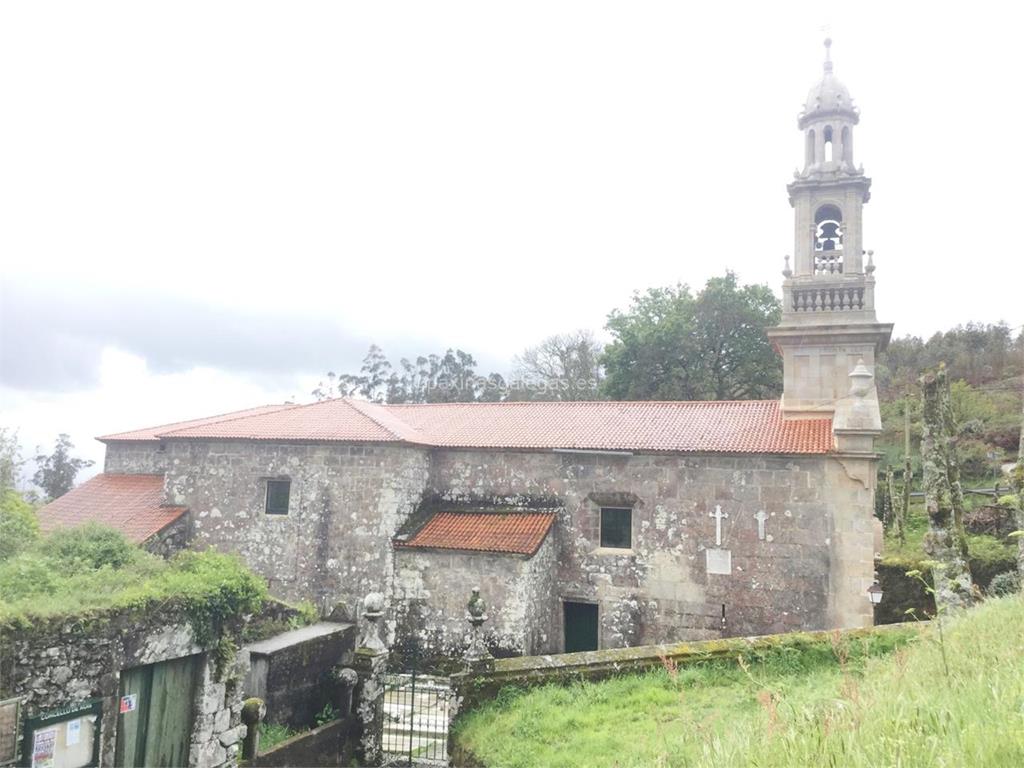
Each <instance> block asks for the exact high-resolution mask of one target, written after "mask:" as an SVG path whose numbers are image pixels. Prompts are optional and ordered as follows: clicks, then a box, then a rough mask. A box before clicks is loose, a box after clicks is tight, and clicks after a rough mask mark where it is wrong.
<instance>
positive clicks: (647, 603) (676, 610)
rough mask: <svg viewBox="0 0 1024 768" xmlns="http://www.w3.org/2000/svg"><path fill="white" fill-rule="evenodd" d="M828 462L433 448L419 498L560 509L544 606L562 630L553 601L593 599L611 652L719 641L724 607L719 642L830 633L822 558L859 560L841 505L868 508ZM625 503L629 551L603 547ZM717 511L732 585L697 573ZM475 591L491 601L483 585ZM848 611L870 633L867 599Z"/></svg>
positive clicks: (857, 528) (849, 514)
mask: <svg viewBox="0 0 1024 768" xmlns="http://www.w3.org/2000/svg"><path fill="white" fill-rule="evenodd" d="M835 462H836V460H835V459H831V458H826V457H820V456H814V457H794V458H786V457H766V456H749V457H748V456H718V455H710V456H693V455H634V456H621V457H620V456H608V455H600V456H597V455H587V454H553V453H540V452H537V453H529V452H519V453H513V452H505V453H496V452H486V453H485V452H479V451H443V452H438V453H437V454H436V455H435V458H434V463H433V467H432V472H431V480H430V486H431V487H430V491H431V492H433V493H437V494H439V495H442V496H448V497H450V498H452V499H459V498H472V497H495V496H497V497H501V496H549V497H550V496H553V497H557V498H559V499H562V500H563V502H564V507H565V511H564V513H563V514H562V517H561V519H559V520H558V521H557V523H556V526H555V527H554V529H553V531H552V534H553V535H554V538H555V550H556V558H557V561H558V573H557V580H556V583H557V590H556V592H557V593H556V594H552V595H551V596H550V598H549V601H550V602H549V606H548V610H550V609H551V606H550V603H555V606H554V611H555V619H556V621H560V616H561V607H560V601H561V600H565V599H569V600H581V601H587V602H595V603H597V604H598V606H599V608H598V610H599V622H600V644H601V647H603V648H618V647H624V646H627V645H638V644H650V643H663V642H673V641H681V640H694V639H703V638H711V637H717V636H719V635H720V634H721V615H722V606H723V605H724V606H725V615H726V622H727V623H726V628H725V632H726V634H728V635H756V634H767V633H773V632H787V631H793V630H800V629H805V630H809V629H824V628H830V627H831V626H832V622H833V619H834V618H836V617H837V611H836V609H835V608H834V607H833V606H832V602H834V599H835V597H836V595H835V594H833V592H834V590H836V589H837V588H843V589H846V588H848V587H849V584H850V582H849V581H843V583H842V584H839V583H837V582H836V579H835V577H834V575H833V574H832V571H833V563H832V560H833V558H834V557H835V556H836V555H837V554H844V553H846V552H848V551H850V549H851V548H852V549H853V550H856V551H857V552H858V557H860V556H861V555H862V554H863V552H864V551H870V549H871V541H872V535H871V533H870V531H871V526H870V515H871V511H870V505H867V506H864V505H862V504H860V505H855V506H852V507H851V506H850V503H851V502H850V500H851V498H852V499H861V498H866V497H867V494H868V491H867V490H866V489H861V490H857V487H858V483H857V481H855V480H853V479H851V478H849V477H848V475H847V474H846V473H845V472H843V471H842V468H841V467H837V465H836V463H835ZM826 483H828V484H831V485H832V486H833V487H828V486H827V485H826ZM837 486H838V487H837ZM851 489H852V490H851ZM626 502H630V503H631V504H632V506H633V508H634V512H633V532H632V533H633V548H632V550H631V551H625V552H623V551H621V550H607V549H601V548H600V546H599V525H600V522H599V520H600V517H599V516H600V507H601V506H602V505H615V506H621V505H623V504H625V503H626ZM718 505H720V506H721V508H722V511H723V512H724V513H726V514H728V518H726V519H724V520H723V521H722V547H723V548H726V549H729V550H730V551H731V553H732V573H731V574H730V575H714V574H709V573H708V572H707V569H706V564H705V552H704V550H705V549H706V548H708V547H714V545H715V520H714V518H712V517H711V513H712V512H714V510H715V507H716V506H718ZM837 505H838V507H837ZM760 510H764V511H765V513H766V514H767V516H768V518H767V521H766V537H765V540H763V541H762V540H760V539H759V538H758V526H757V520H756V518H755V514H756V513H757V512H758V511H760ZM837 510H838V513H839V514H838V519H839V520H840V523H841V526H842V528H843V540H844V541H845V542H846V543H847V544H848V545H849V547H846V548H845V549H843V550H838V549H836V547H835V546H834V542H833V537H834V533H835V526H836V520H837ZM860 517H864V520H863V521H861V520H860ZM857 567H858V568H860V566H857ZM860 569H862V568H860ZM859 578H860V576H858V588H859ZM465 586H468V585H459V587H457V588H458V589H460V590H462V589H465ZM481 586H482V587H483V589H484V598H485V599H486V600H488V602H489V603H494V602H495V600H494V599H493V598H490V599H489V598H488V596H487V594H486V590H487V588H488V584H487V583H484V584H482V585H481ZM865 588H866V586H865ZM538 599H539V598H538ZM847 601H848V602H850V603H851V605H852V604H858V605H859V603H860V602H863V603H864V604H865V605H864V608H865V611H866V612H867V613H866V618H865V620H863V621H862V622H861V623H862V624H870V616H869V613H870V611H869V606H868V605H867V603H868V601H867V598H866V597H865V596H864V595H863V594H860V593H857V594H853V595H850V596H849V597H848V600H847ZM852 623H855V622H849V621H844V622H843V624H844V625H845V626H850V625H851V624H852ZM555 634H556V636H554V637H549V639H548V646H547V648H545V649H543V650H544V651H546V652H552V651H557V650H560V649H561V644H562V638H561V631H559V632H558V633H555Z"/></svg>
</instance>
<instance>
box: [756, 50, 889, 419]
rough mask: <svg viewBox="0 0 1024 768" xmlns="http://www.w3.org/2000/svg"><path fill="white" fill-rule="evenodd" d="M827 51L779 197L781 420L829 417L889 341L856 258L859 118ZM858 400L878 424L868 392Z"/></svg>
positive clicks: (861, 196) (864, 264) (862, 259)
mask: <svg viewBox="0 0 1024 768" xmlns="http://www.w3.org/2000/svg"><path fill="white" fill-rule="evenodd" d="M831 45H832V41H831V40H825V71H824V75H823V76H822V78H821V81H820V82H819V83H818V84H817V85H815V86H814V87H813V88H811V91H810V93H809V94H808V95H807V102H806V104H805V105H804V110H803V112H801V114H800V116H799V118H798V121H797V125H798V126H799V128H800V130H801V131H802V132H803V134H804V167H803V170H801V171H797V172H796V173H795V174H794V179H793V181H792V182H791V183H790V184H789V186H788V187H787V189H788V191H789V202H790V205H792V206H793V210H794V213H795V216H794V219H795V224H796V227H795V245H794V252H793V259H792V263H790V257H789V256H787V257H786V267H785V269H784V270H783V273H782V274H783V277H784V278H785V279H784V280H783V283H782V296H783V306H782V321H781V322H780V323H779V325H778V326H777V327H775V328H771V329H769V331H768V336H769V338H770V339H771V341H772V343H773V344H774V346H775V348H776V349H777V350H778V351H779V352H780V354H781V355H782V358H783V371H784V373H783V382H784V384H783V396H782V410H783V414H784V416H785V417H786V418H787V419H800V418H822V417H829V416H833V415H834V414H835V415H836V416H837V417H838V414H837V413H836V412H837V411H839V410H841V409H842V404H841V401H843V399H844V398H847V396H848V395H849V393H850V391H851V373H854V369H855V368H857V366H858V363H859V362H861V361H863V363H864V367H863V368H858V369H857V373H856V374H855V376H860V378H861V380H863V379H864V378H865V377H866V373H871V374H873V373H874V367H875V356H876V354H877V353H878V352H879V351H881V350H882V349H884V348H885V346H886V345H887V344H888V343H889V337H890V336H891V334H892V325H891V324H886V323H879V322H878V320H877V318H876V317H875V276H874V272H875V265H874V263H873V260H872V252H871V251H865V250H864V240H863V233H862V226H863V209H864V204H865V203H866V202H867V201H868V200H869V199H870V196H871V193H870V189H871V179H869V178H868V177H867V176H865V175H864V169H863V167H862V166H860V167H858V166H856V165H854V157H853V133H854V128H855V127H856V126H857V124H858V123H859V122H860V112H859V110H858V109H857V108H856V107H855V106H854V104H853V100H852V99H851V98H850V93H849V91H848V90H847V89H846V87H845V86H844V85H843V84H842V83H841V82H839V80H838V79H837V78H836V76H835V75H834V74H833V72H832V60H831V56H830V48H831ZM865 368H866V371H865ZM867 399H868V402H871V401H873V408H872V410H873V411H874V412H875V414H877V409H878V405H877V395H876V394H875V392H874V386H873V383H872V385H871V386H870V392H869V393H868V398H867ZM866 405H868V403H863V405H862V406H861V408H862V409H863V407H864V406H866ZM869 407H871V406H869ZM876 420H877V418H872V419H870V421H872V422H875V421H876ZM836 426H838V424H837V425H836Z"/></svg>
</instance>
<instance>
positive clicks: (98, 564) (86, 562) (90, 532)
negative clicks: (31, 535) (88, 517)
mask: <svg viewBox="0 0 1024 768" xmlns="http://www.w3.org/2000/svg"><path fill="white" fill-rule="evenodd" d="M41 552H42V554H43V556H44V557H47V558H51V559H53V560H54V561H56V562H57V563H59V564H60V565H61V566H63V570H64V572H72V573H77V572H80V571H83V570H97V569H99V568H102V567H103V566H109V567H111V568H114V569H119V568H124V567H125V566H126V565H129V564H131V563H134V562H136V560H138V558H139V554H140V552H141V550H139V548H138V547H136V546H135V545H134V544H132V543H131V542H130V541H128V539H126V538H125V537H124V536H123V535H122V534H121V533H120V532H118V531H115V530H114V529H113V528H106V527H104V526H102V525H99V524H97V523H87V524H86V525H83V526H80V527H77V528H67V529H61V530H58V531H55V532H54V533H52V534H50V535H49V536H48V537H47V538H46V539H44V540H43V543H42V547H41Z"/></svg>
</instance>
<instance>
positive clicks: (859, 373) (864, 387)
mask: <svg viewBox="0 0 1024 768" xmlns="http://www.w3.org/2000/svg"><path fill="white" fill-rule="evenodd" d="M874 378H875V377H874V374H872V373H871V371H869V370H868V367H867V366H866V365H864V358H863V357H862V358H860V359H859V360H858V361H857V365H855V366H854V368H853V370H852V371H850V394H851V395H853V396H854V397H856V398H858V399H861V400H862V399H864V397H865V396H866V395H867V394H868V392H870V391H871V380H872V379H874Z"/></svg>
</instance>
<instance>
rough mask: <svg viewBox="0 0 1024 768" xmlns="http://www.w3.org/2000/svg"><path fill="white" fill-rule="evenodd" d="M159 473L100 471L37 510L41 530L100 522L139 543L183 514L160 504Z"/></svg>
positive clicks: (177, 508) (174, 508) (160, 477)
mask: <svg viewBox="0 0 1024 768" xmlns="http://www.w3.org/2000/svg"><path fill="white" fill-rule="evenodd" d="M163 496H164V477H163V475H112V474H101V475H96V477H93V478H91V479H90V480H87V481H86V482H84V483H82V484H81V485H80V486H78V487H77V488H74V489H72V490H71V491H69V492H68V493H66V494H64V495H63V496H61V497H60V498H59V499H57V500H56V501H53V502H50V503H49V504H47V505H46V506H45V507H43V508H42V509H40V510H39V527H40V528H41V529H42V530H43V531H44V532H50V531H53V530H55V529H57V528H72V527H74V526H77V525H82V524H83V523H102V524H103V525H108V526H110V527H111V528H116V529H117V530H119V531H121V533H123V534H124V535H125V536H126V537H127V538H128V539H129V541H133V542H135V543H142V542H143V541H145V540H146V539H148V538H149V537H150V536H152V535H153V534H155V533H158V532H159V531H161V530H163V529H164V528H165V527H167V526H168V525H170V524H171V523H173V522H174V521H175V520H177V519H178V518H179V517H181V516H182V515H183V514H184V513H185V511H186V510H185V507H164V506H161V505H160V502H161V501H162V500H163Z"/></svg>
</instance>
